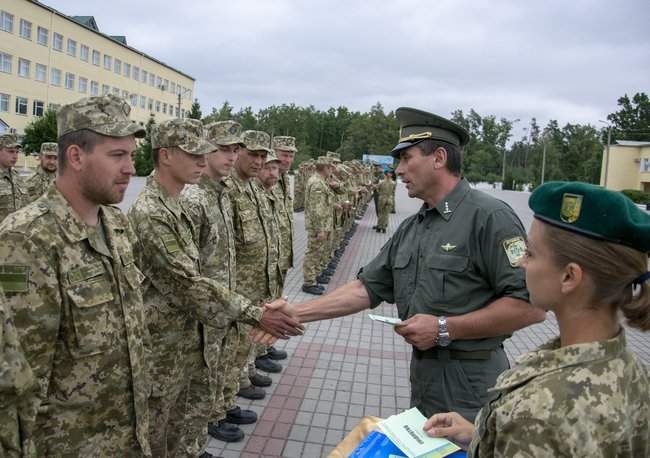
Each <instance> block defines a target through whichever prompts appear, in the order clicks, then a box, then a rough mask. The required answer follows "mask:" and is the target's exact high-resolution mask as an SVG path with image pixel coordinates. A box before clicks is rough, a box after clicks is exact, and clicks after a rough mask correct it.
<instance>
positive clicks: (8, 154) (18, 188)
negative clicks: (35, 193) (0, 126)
mask: <svg viewBox="0 0 650 458" xmlns="http://www.w3.org/2000/svg"><path fill="white" fill-rule="evenodd" d="M19 147H20V144H19V143H18V142H17V141H16V136H15V135H13V134H5V135H0V223H1V222H2V220H3V219H5V218H6V216H7V215H8V214H10V213H13V212H15V211H16V210H18V209H19V208H20V207H22V206H23V205H24V204H25V203H26V202H25V201H26V196H25V192H26V191H25V185H24V183H23V180H22V178H21V177H20V175H19V174H18V172H17V171H16V169H15V168H14V167H15V166H16V161H17V160H18V148H19Z"/></svg>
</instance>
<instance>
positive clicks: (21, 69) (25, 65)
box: [18, 57, 31, 78]
mask: <svg viewBox="0 0 650 458" xmlns="http://www.w3.org/2000/svg"><path fill="white" fill-rule="evenodd" d="M30 65H31V62H30V61H28V60H27V59H23V58H22V57H21V58H19V59H18V76H20V77H21V78H29V67H30Z"/></svg>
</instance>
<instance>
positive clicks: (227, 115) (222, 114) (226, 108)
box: [203, 100, 233, 124]
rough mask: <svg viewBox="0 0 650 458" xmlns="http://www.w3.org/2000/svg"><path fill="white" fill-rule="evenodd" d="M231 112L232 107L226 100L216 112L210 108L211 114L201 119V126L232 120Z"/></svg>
mask: <svg viewBox="0 0 650 458" xmlns="http://www.w3.org/2000/svg"><path fill="white" fill-rule="evenodd" d="M232 111H233V107H232V105H231V104H230V103H228V101H227V100H226V101H225V102H224V103H223V105H221V108H219V109H218V110H217V109H216V108H214V107H213V108H212V113H210V114H209V115H207V116H206V117H205V118H203V124H208V123H211V122H215V121H229V120H231V119H233V114H232Z"/></svg>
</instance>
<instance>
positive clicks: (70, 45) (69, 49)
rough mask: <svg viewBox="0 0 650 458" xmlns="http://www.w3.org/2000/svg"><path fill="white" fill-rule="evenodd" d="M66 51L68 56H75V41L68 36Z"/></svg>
mask: <svg viewBox="0 0 650 458" xmlns="http://www.w3.org/2000/svg"><path fill="white" fill-rule="evenodd" d="M66 53H68V56H71V57H77V41H76V40H73V39H72V38H68V44H67V45H66Z"/></svg>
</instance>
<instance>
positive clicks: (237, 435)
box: [208, 420, 244, 442]
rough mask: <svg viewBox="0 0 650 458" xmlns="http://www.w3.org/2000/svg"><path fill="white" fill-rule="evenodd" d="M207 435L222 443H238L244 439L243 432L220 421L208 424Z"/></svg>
mask: <svg viewBox="0 0 650 458" xmlns="http://www.w3.org/2000/svg"><path fill="white" fill-rule="evenodd" d="M208 434H209V435H210V436H212V437H214V438H215V439H217V440H220V441H223V442H239V441H241V440H243V439H244V431H242V430H241V429H240V428H239V426H236V425H232V424H230V423H226V421H225V420H221V421H220V422H219V423H216V424H215V423H208Z"/></svg>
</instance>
